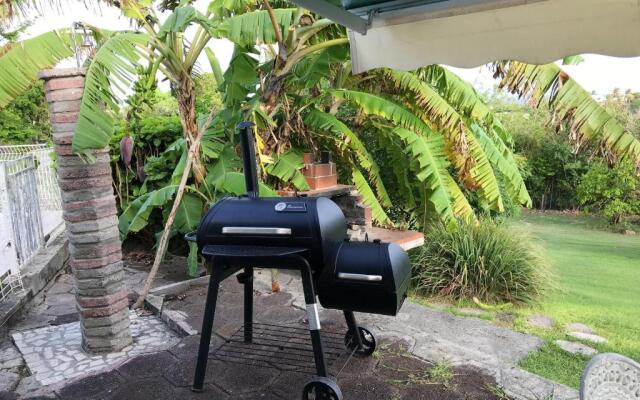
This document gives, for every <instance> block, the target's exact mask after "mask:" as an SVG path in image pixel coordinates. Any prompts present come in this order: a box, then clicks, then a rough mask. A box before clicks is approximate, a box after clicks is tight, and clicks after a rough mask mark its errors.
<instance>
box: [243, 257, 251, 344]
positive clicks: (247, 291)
mask: <svg viewBox="0 0 640 400" xmlns="http://www.w3.org/2000/svg"><path fill="white" fill-rule="evenodd" d="M244 279H245V281H244V341H245V343H251V342H252V341H253V268H252V267H246V268H245V269H244Z"/></svg>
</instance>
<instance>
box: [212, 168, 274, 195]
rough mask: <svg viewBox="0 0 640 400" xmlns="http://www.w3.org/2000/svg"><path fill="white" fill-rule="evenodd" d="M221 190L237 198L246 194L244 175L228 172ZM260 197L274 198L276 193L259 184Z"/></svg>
mask: <svg viewBox="0 0 640 400" xmlns="http://www.w3.org/2000/svg"><path fill="white" fill-rule="evenodd" d="M223 190H224V191H225V192H227V193H232V194H235V195H237V196H239V195H242V194H245V193H247V186H246V184H245V181H244V175H243V174H242V173H240V172H229V173H228V174H227V176H226V179H225V182H224V186H223ZM259 190H260V196H261V197H275V196H278V192H277V191H275V190H273V189H272V188H270V187H269V186H267V185H265V184H264V183H262V182H260V185H259Z"/></svg>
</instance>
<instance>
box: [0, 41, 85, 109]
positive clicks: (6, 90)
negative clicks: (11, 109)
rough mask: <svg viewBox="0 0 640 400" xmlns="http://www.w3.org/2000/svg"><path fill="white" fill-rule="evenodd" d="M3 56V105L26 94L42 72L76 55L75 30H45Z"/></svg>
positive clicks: (0, 104) (0, 103)
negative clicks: (73, 31) (73, 33)
mask: <svg viewBox="0 0 640 400" xmlns="http://www.w3.org/2000/svg"><path fill="white" fill-rule="evenodd" d="M7 49H8V50H7V51H6V53H4V54H3V55H2V56H1V57H0V71H2V72H1V73H0V108H2V107H5V106H6V105H7V104H9V103H10V102H11V101H12V100H13V99H15V98H16V97H18V96H20V95H21V94H23V93H24V92H25V91H26V90H27V89H28V88H29V87H30V86H31V85H33V83H34V82H35V81H36V80H37V79H38V72H40V71H41V70H43V69H46V68H51V67H53V66H55V65H56V64H57V63H58V62H59V61H61V60H63V59H65V58H68V57H71V56H73V44H72V40H71V33H70V32H69V31H68V30H59V31H52V32H47V33H43V34H42V35H39V36H36V37H34V38H32V39H27V40H23V41H21V42H18V43H14V44H11V45H10V47H7Z"/></svg>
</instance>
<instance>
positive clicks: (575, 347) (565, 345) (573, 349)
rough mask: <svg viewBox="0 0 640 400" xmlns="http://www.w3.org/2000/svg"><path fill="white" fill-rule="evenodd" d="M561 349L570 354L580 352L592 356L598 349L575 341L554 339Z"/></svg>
mask: <svg viewBox="0 0 640 400" xmlns="http://www.w3.org/2000/svg"><path fill="white" fill-rule="evenodd" d="M554 343H555V344H556V345H557V346H558V347H560V348H561V349H562V350H564V351H566V352H569V353H571V354H582V355H584V356H593V355H595V354H598V350H596V349H594V348H592V347H589V346H587V345H584V344H582V343H577V342H569V341H566V340H556V341H555V342H554Z"/></svg>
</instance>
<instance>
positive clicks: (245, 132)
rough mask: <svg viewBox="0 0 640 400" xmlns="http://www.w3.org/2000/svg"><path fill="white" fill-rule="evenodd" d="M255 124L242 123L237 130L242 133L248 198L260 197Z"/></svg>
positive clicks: (241, 141) (241, 142)
mask: <svg viewBox="0 0 640 400" xmlns="http://www.w3.org/2000/svg"><path fill="white" fill-rule="evenodd" d="M254 125H255V124H254V123H253V122H248V121H245V122H240V123H239V124H238V126H237V127H236V129H238V131H240V146H241V147H242V161H243V162H244V182H245V185H246V187H247V196H249V197H258V196H259V193H260V189H259V186H258V166H257V164H256V148H255V145H254V138H253V127H254Z"/></svg>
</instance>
